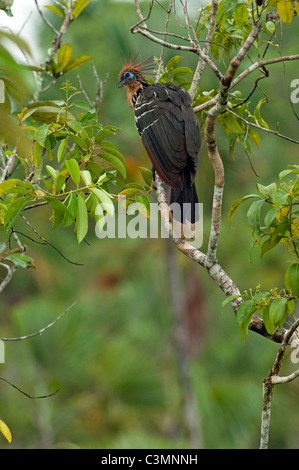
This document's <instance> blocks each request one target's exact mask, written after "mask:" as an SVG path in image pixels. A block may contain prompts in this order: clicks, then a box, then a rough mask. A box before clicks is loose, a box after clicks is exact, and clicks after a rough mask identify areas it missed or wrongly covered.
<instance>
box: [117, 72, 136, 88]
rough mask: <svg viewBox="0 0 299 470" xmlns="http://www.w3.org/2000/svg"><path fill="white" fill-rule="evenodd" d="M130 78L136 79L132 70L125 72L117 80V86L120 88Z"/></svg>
mask: <svg viewBox="0 0 299 470" xmlns="http://www.w3.org/2000/svg"><path fill="white" fill-rule="evenodd" d="M131 80H136V77H135V75H134V74H133V72H125V73H124V74H123V76H122V77H121V79H120V80H119V82H118V88H121V87H122V86H124V85H125V84H126V83H128V82H130V81H131Z"/></svg>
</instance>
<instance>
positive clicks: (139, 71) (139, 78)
mask: <svg viewBox="0 0 299 470" xmlns="http://www.w3.org/2000/svg"><path fill="white" fill-rule="evenodd" d="M135 59H136V57H135V58H132V59H129V60H128V61H127V62H123V67H122V69H121V71H120V73H119V82H118V87H119V88H121V87H122V86H124V85H125V86H129V87H130V86H133V87H134V86H136V84H137V83H136V82H144V81H145V78H144V76H143V73H144V72H146V71H147V70H149V69H152V65H150V64H149V63H150V62H151V60H152V59H151V58H150V59H147V60H145V61H143V62H140V63H139V64H135V65H134V60H135Z"/></svg>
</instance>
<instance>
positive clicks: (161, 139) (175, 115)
mask: <svg viewBox="0 0 299 470" xmlns="http://www.w3.org/2000/svg"><path fill="white" fill-rule="evenodd" d="M134 62H135V58H131V59H129V60H127V61H126V62H123V67H122V69H121V71H120V73H119V81H118V87H119V88H120V87H123V86H125V87H126V89H127V100H128V104H129V106H130V108H132V110H133V111H134V113H135V125H136V128H137V131H138V134H139V135H140V137H141V139H142V142H143V145H144V147H145V149H146V151H147V153H148V155H149V158H150V160H151V163H152V166H153V174H155V172H157V174H158V175H159V176H160V178H161V179H162V180H163V181H164V183H166V185H167V186H169V187H170V188H171V191H170V208H171V211H172V215H173V218H174V219H176V220H177V221H179V222H180V223H181V224H183V225H184V224H187V225H188V224H189V225H190V224H191V226H194V224H196V222H197V221H198V217H199V215H198V210H197V204H198V196H197V192H196V188H195V183H194V180H195V176H196V173H197V170H198V164H199V156H198V154H199V150H200V146H201V132H200V128H199V125H198V121H197V118H196V115H195V113H194V110H193V108H192V102H191V98H190V95H189V93H188V92H187V90H185V89H184V88H182V87H179V86H177V85H175V84H172V83H154V84H152V83H150V82H149V81H148V80H146V78H145V71H146V70H148V68H149V65H148V64H149V59H147V60H145V61H143V62H140V63H138V64H134ZM173 208H174V209H173ZM182 238H183V237H182ZM184 238H187V237H184Z"/></svg>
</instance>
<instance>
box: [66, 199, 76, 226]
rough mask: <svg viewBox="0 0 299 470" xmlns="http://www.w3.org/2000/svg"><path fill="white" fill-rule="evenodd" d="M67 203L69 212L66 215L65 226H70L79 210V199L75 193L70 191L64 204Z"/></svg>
mask: <svg viewBox="0 0 299 470" xmlns="http://www.w3.org/2000/svg"><path fill="white" fill-rule="evenodd" d="M66 203H67V209H68V212H67V213H66V214H65V215H64V221H63V226H64V227H68V226H69V225H71V224H72V223H73V222H74V220H75V218H76V215H77V210H78V200H77V197H76V195H75V194H74V193H70V195H69V196H68V197H67V199H66V200H65V201H64V204H66Z"/></svg>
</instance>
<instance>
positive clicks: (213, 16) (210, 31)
mask: <svg viewBox="0 0 299 470" xmlns="http://www.w3.org/2000/svg"><path fill="white" fill-rule="evenodd" d="M217 11H218V0H213V1H212V14H211V19H210V25H209V29H208V32H207V35H206V43H205V45H204V47H203V53H204V54H206V55H208V53H209V49H210V43H211V41H212V37H213V34H214V30H215V26H216V16H217ZM204 66H205V61H204V60H203V59H202V58H201V57H199V59H198V62H197V66H196V70H195V73H194V76H193V80H192V83H191V86H190V90H189V95H190V96H191V100H193V99H194V95H195V92H196V89H197V85H198V82H199V80H200V78H201V75H202V72H203V69H204Z"/></svg>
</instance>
